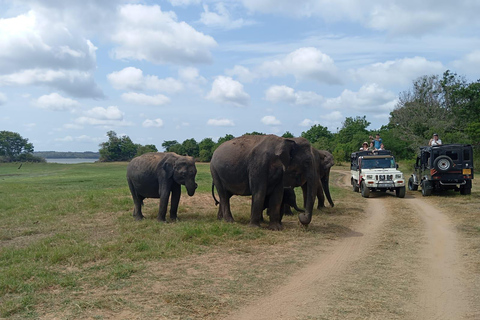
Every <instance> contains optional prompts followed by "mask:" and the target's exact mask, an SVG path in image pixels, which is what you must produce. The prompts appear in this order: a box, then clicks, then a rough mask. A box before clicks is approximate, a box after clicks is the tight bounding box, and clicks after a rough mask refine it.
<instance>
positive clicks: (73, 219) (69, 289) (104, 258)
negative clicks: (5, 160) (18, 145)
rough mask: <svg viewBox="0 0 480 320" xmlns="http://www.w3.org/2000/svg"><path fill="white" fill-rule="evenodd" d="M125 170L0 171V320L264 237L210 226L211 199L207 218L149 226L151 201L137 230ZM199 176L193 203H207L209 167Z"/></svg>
mask: <svg viewBox="0 0 480 320" xmlns="http://www.w3.org/2000/svg"><path fill="white" fill-rule="evenodd" d="M126 166H127V164H126V163H94V164H75V165H63V164H50V163H45V164H29V163H25V164H23V166H22V167H21V168H20V169H18V164H0V220H1V221H2V224H1V226H0V245H1V246H0V270H1V277H0V300H1V301H2V303H1V304H0V317H18V318H24V317H27V318H28V317H36V316H38V313H37V311H36V310H37V308H38V307H39V306H41V305H45V304H47V305H48V304H50V303H52V302H51V300H50V299H51V297H50V296H51V295H50V294H49V292H51V291H52V290H61V291H62V292H66V293H68V294H74V293H75V292H79V291H81V290H83V289H84V288H85V287H98V286H102V285H107V286H108V287H111V288H115V287H121V286H123V285H125V282H128V281H129V279H130V278H131V277H132V276H133V275H135V274H136V273H139V272H142V271H143V270H144V269H145V268H146V266H145V264H147V263H149V262H152V261H158V260H162V259H178V258H182V257H185V256H187V255H190V254H195V253H201V252H204V251H205V250H207V248H208V247H209V246H222V245H230V244H231V242H232V241H233V242H235V241H243V240H247V241H255V240H256V239H260V238H263V237H266V235H268V234H269V231H267V230H264V229H254V228H249V227H248V226H247V225H246V224H226V223H222V222H219V221H217V220H216V208H215V206H214V205H213V200H211V208H210V210H207V211H206V212H205V210H192V209H190V208H184V207H180V210H179V219H180V221H181V222H180V223H175V224H171V223H170V224H163V223H158V222H157V221H156V220H155V217H156V210H158V209H157V208H158V202H157V201H158V200H154V201H153V200H152V201H151V203H148V204H146V205H145V211H146V219H144V220H143V221H140V222H136V221H134V220H133V217H132V216H131V212H132V209H133V203H132V200H131V196H130V192H129V190H128V186H127V183H126V178H125V173H126ZM197 169H198V173H197V178H196V181H197V183H198V185H199V188H198V189H197V194H202V193H203V194H205V195H207V194H208V195H209V194H210V192H211V177H210V171H209V165H208V164H197ZM182 197H187V195H186V192H185V190H183V192H182ZM191 211H198V212H196V213H192V212H191ZM184 212H188V213H185V214H184ZM237 218H238V220H239V221H242V219H243V220H246V219H248V212H245V217H243V218H242V217H237Z"/></svg>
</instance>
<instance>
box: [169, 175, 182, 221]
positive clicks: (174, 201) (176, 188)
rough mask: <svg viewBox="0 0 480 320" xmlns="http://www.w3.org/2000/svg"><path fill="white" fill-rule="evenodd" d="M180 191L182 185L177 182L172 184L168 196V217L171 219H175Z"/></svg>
mask: <svg viewBox="0 0 480 320" xmlns="http://www.w3.org/2000/svg"><path fill="white" fill-rule="evenodd" d="M181 193H182V187H181V185H179V184H178V183H175V182H174V183H173V184H172V195H171V198H170V219H171V220H172V221H176V220H177V212H178V203H179V202H180V195H181Z"/></svg>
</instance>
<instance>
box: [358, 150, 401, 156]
mask: <svg viewBox="0 0 480 320" xmlns="http://www.w3.org/2000/svg"><path fill="white" fill-rule="evenodd" d="M390 155H392V152H391V151H390V150H373V151H372V150H367V151H357V152H353V153H352V155H351V157H352V158H357V157H360V156H390Z"/></svg>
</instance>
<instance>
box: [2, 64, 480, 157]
mask: <svg viewBox="0 0 480 320" xmlns="http://www.w3.org/2000/svg"><path fill="white" fill-rule="evenodd" d="M369 125H370V122H369V121H368V120H367V119H366V116H363V117H359V116H357V117H346V118H345V121H343V123H342V126H341V128H340V129H339V130H338V132H335V133H332V132H330V131H329V130H328V128H326V127H324V126H322V125H319V124H317V125H314V126H312V127H311V128H310V129H308V130H306V131H304V132H302V133H301V135H300V136H301V137H304V138H306V139H308V140H309V141H310V143H312V145H313V146H314V147H316V148H318V149H322V150H328V151H330V152H331V153H332V154H333V156H334V158H335V160H336V161H337V162H341V161H348V160H349V157H350V154H351V153H352V152H354V151H357V150H358V149H359V148H360V146H361V145H362V142H364V141H368V137H369V136H374V135H375V134H377V133H379V134H380V136H381V138H382V139H383V143H384V145H385V148H386V149H388V150H391V151H392V153H393V154H394V155H395V156H396V157H397V158H398V159H413V158H415V156H416V154H417V152H418V150H419V147H420V146H424V145H427V144H428V141H429V139H430V138H431V137H432V135H433V133H437V134H439V135H440V138H441V140H442V141H443V143H444V144H448V143H463V144H471V145H473V147H474V154H475V159H476V160H478V159H479V158H480V80H476V81H474V82H468V81H467V80H466V79H465V77H463V76H460V75H457V74H456V73H453V72H451V71H449V70H447V71H445V72H444V73H443V75H442V76H439V75H425V76H422V77H419V78H417V79H416V80H414V81H413V83H412V86H411V88H409V89H408V90H406V91H404V92H401V93H400V95H399V100H398V103H397V104H396V106H395V107H394V110H393V111H392V112H391V113H390V118H389V122H388V124H386V125H383V126H382V127H381V128H379V129H377V130H368V129H367V128H368V127H369ZM245 134H260V135H263V134H264V133H262V132H256V131H254V132H250V133H245ZM107 137H108V141H106V142H103V143H101V144H100V145H99V147H100V149H99V153H100V161H129V160H131V159H133V158H134V157H135V156H138V155H141V154H143V153H146V152H156V151H158V150H157V148H156V146H155V145H152V144H149V145H141V144H136V143H134V142H133V141H132V140H131V139H130V138H129V137H128V136H120V137H119V136H117V134H116V133H115V132H114V131H109V132H107ZM282 137H285V138H291V137H294V135H293V134H292V133H290V132H288V131H287V132H285V133H284V134H283V135H282ZM233 138H234V136H233V135H231V134H226V135H225V136H224V137H221V138H219V139H218V141H216V142H215V141H213V139H212V138H204V139H203V140H201V141H200V142H197V141H196V140H195V139H193V138H191V139H187V140H185V141H183V142H181V143H180V142H178V141H177V140H166V141H164V142H163V143H162V147H163V148H164V150H165V151H167V152H176V153H178V154H180V155H189V156H192V157H195V158H196V159H197V160H198V161H204V162H208V161H210V159H211V158H212V155H213V152H214V151H215V149H216V148H217V147H218V146H219V145H220V144H222V143H223V142H225V141H228V140H231V139H233ZM32 153H33V145H32V144H31V143H28V139H24V138H22V137H21V136H20V135H19V134H18V133H14V132H8V131H1V132H0V162H1V161H30V160H29V159H34V158H35V157H34V156H33V155H32ZM476 162H478V161H476Z"/></svg>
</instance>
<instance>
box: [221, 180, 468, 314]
mask: <svg viewBox="0 0 480 320" xmlns="http://www.w3.org/2000/svg"><path fill="white" fill-rule="evenodd" d="M343 174H345V172H343ZM344 178H345V179H343V180H342V182H341V183H343V186H344V187H346V188H350V184H349V177H348V175H345V177H344ZM359 196H360V195H359ZM359 201H360V202H363V201H364V200H363V199H362V198H361V197H360V199H359ZM365 201H368V212H367V216H366V219H364V220H363V221H362V222H361V223H360V224H359V225H357V226H355V228H352V231H351V233H350V234H349V235H348V236H347V237H345V238H343V239H342V240H340V241H336V242H335V243H333V244H332V246H330V248H329V249H328V250H327V251H326V252H321V253H319V254H318V256H316V257H315V258H314V260H313V263H311V264H310V265H309V266H307V267H306V268H305V269H304V270H301V271H299V272H298V273H297V274H296V275H294V276H292V277H291V278H290V279H289V280H288V281H287V283H286V285H284V286H282V287H279V288H277V289H276V290H275V292H274V293H273V294H271V295H269V296H265V297H263V298H261V299H259V300H257V301H253V302H252V303H251V304H249V305H247V306H245V307H244V308H243V309H241V310H238V311H237V312H235V313H233V314H231V315H230V316H228V317H227V319H265V320H268V319H272V320H273V319H332V318H335V319H365V318H367V319H385V317H387V318H398V319H426V320H429V319H449V320H451V319H474V317H475V316H474V315H473V313H472V310H470V309H469V306H470V303H469V301H472V299H475V298H474V291H473V288H470V287H469V283H468V281H466V279H465V278H464V277H465V272H464V266H463V264H462V260H461V257H459V254H458V252H459V251H458V250H457V245H458V244H457V239H456V238H457V235H456V232H455V229H454V228H453V227H452V224H451V222H450V221H449V219H448V217H447V216H446V215H444V214H443V213H442V212H441V211H439V210H438V209H437V208H435V207H434V206H432V205H430V204H429V203H428V202H427V201H425V200H424V199H422V197H421V195H420V196H419V195H415V196H412V195H407V197H406V198H405V199H397V198H395V197H391V196H389V195H382V196H378V197H371V198H370V199H368V200H367V199H366V200H365ZM399 201H401V202H399ZM392 203H396V204H399V205H402V206H403V210H404V212H406V214H405V219H408V218H409V219H411V221H413V224H412V230H417V231H415V232H408V230H406V231H405V232H403V233H401V235H399V234H400V233H399V231H398V230H396V229H395V228H399V224H398V223H397V225H396V224H395V221H394V220H399V219H402V217H401V216H400V217H399V216H398V215H397V216H394V215H393V214H392V213H391V211H392V210H390V209H391V208H390V206H392ZM405 209H406V210H407V211H405ZM395 232H396V234H397V236H396V238H395V240H394V243H396V244H399V243H400V244H403V243H406V244H407V246H409V245H408V244H413V245H410V246H411V248H410V249H409V248H406V249H405V250H410V251H411V252H412V253H411V254H412V257H413V258H410V260H409V258H407V257H404V256H402V255H395V253H393V254H392V257H393V258H392V260H391V261H388V263H384V262H380V263H379V262H378V260H375V259H374V257H376V256H377V255H382V254H384V253H385V252H391V250H390V251H383V253H382V251H380V250H381V248H382V246H385V243H390V242H392V239H389V235H391V234H393V233H395ZM409 253H410V252H409ZM369 264H370V265H369ZM357 265H358V266H361V265H365V266H366V268H364V269H369V271H368V272H367V273H362V272H363V271H362V270H364V269H362V267H358V268H356V269H355V266H357ZM379 265H381V266H383V269H390V270H386V271H385V275H386V276H384V278H391V277H396V276H397V275H398V277H399V278H400V277H401V276H400V274H401V272H399V270H400V271H402V270H403V271H405V272H406V276H405V278H406V279H400V280H399V281H397V282H395V281H394V280H388V279H381V280H382V281H380V284H379V285H378V289H376V290H378V295H376V294H375V293H374V294H373V295H371V296H368V294H367V293H365V292H364V291H362V290H361V287H362V286H364V285H365V284H364V283H368V282H369V281H370V282H371V280H369V278H367V280H365V282H364V283H362V282H361V280H358V279H359V278H362V277H363V278H365V277H367V276H371V274H372V273H373V274H375V273H376V272H377V270H378V269H379V267H378V266H379ZM408 272H411V274H408ZM379 273H380V271H379ZM363 274H365V275H367V276H363ZM350 279H352V280H350ZM352 281H360V282H359V283H360V284H359V285H358V287H360V289H359V288H357V289H356V290H352V288H351V287H352ZM389 281H390V282H389ZM392 283H393V285H392ZM399 291H401V293H400V294H399V293H398V292H399ZM345 292H348V293H345ZM352 292H353V293H352ZM343 293H345V296H346V298H345V299H344V300H346V301H341V303H343V304H344V305H349V304H350V305H349V306H348V308H350V309H351V310H353V311H351V312H349V313H346V312H345V311H344V310H343V311H342V310H340V308H337V306H336V303H337V302H339V303H340V300H337V301H334V300H333V299H332V297H342V296H344V294H343ZM360 295H363V296H360ZM379 296H381V298H379ZM362 299H363V300H362ZM382 299H383V301H387V302H386V303H385V302H382V301H380V300H382ZM398 300H403V301H400V302H399V301H398ZM359 301H361V303H360V302H359ZM379 301H380V302H379ZM388 301H390V302H388ZM392 301H394V302H395V303H397V304H399V305H401V307H398V310H388V308H389V307H387V306H386V305H392V303H391V302H392ZM355 304H358V305H355ZM360 304H362V305H360ZM369 305H372V306H374V307H375V306H377V309H379V311H378V312H377V313H368V311H367V312H366V311H365V308H367V307H368V306H369ZM344 309H345V308H344ZM385 309H387V310H385ZM392 309H393V307H392ZM355 310H358V312H359V313H356V311H355ZM362 312H363V313H362Z"/></svg>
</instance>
